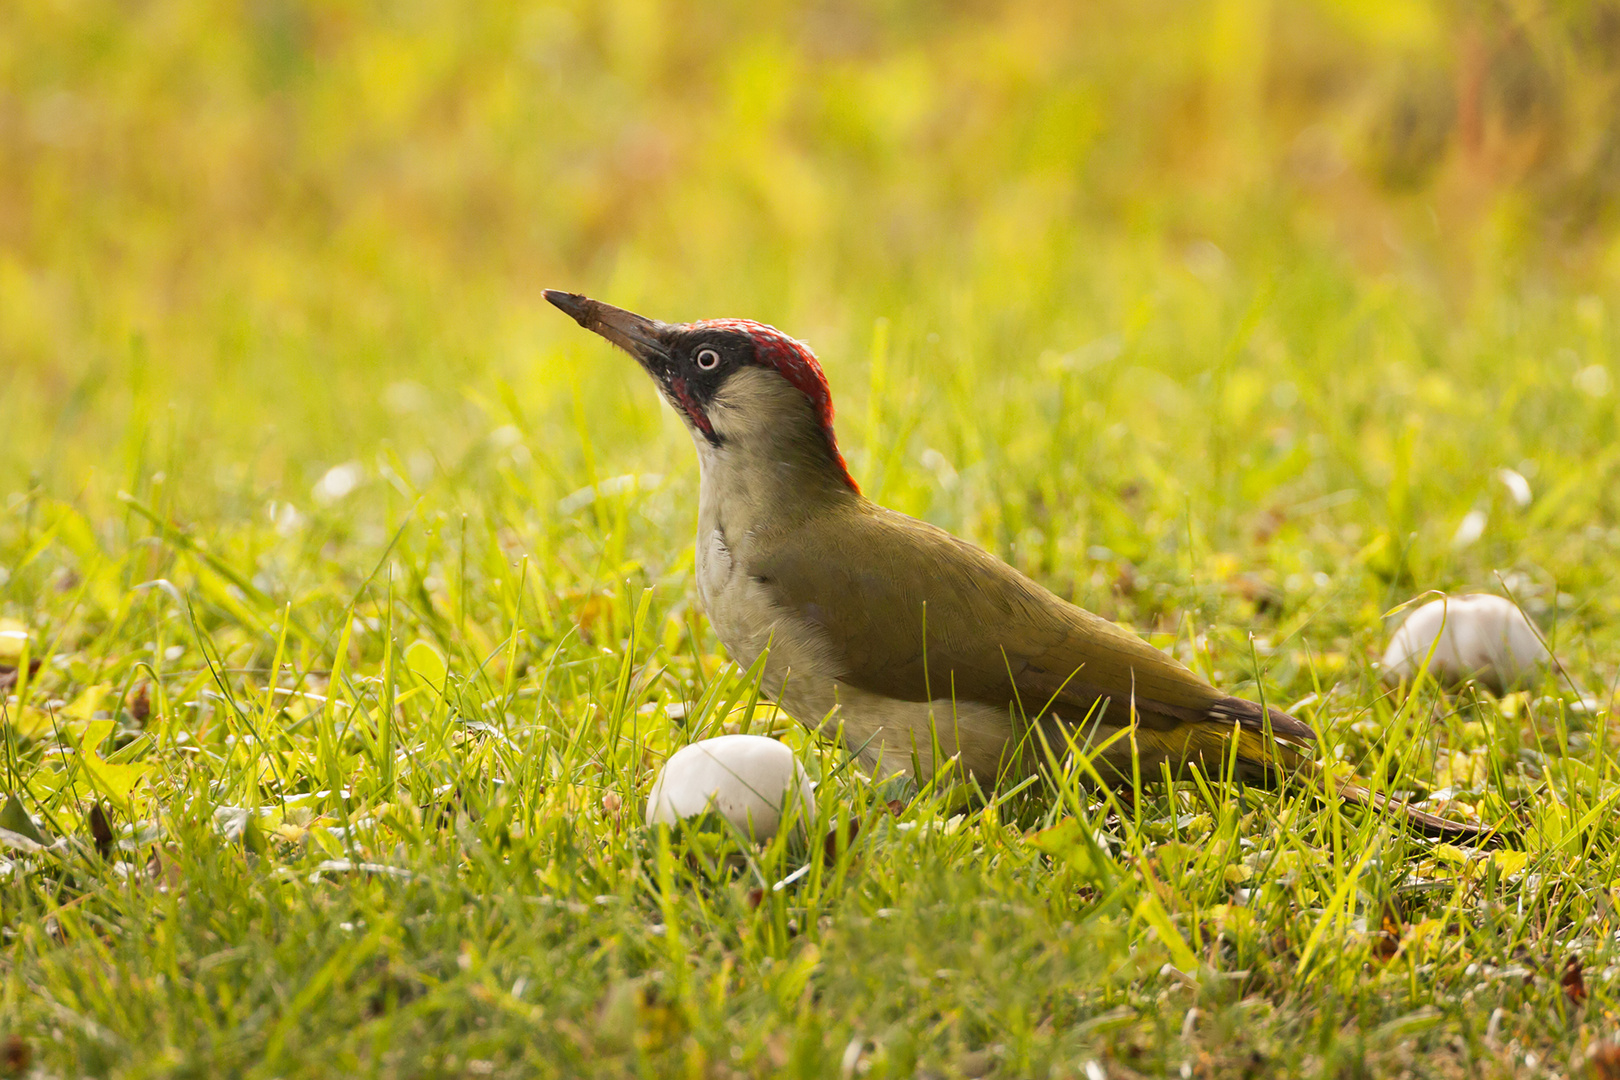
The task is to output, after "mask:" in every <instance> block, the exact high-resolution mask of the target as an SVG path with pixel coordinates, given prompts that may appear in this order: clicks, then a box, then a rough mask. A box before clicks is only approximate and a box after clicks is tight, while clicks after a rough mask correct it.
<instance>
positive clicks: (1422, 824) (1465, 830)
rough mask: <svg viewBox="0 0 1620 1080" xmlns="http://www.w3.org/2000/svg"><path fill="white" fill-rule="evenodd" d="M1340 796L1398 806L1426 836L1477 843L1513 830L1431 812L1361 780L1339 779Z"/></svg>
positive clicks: (1370, 804)
mask: <svg viewBox="0 0 1620 1080" xmlns="http://www.w3.org/2000/svg"><path fill="white" fill-rule="evenodd" d="M1339 796H1340V798H1342V799H1344V801H1345V802H1347V803H1353V804H1354V805H1356V806H1362V807H1366V808H1367V809H1369V810H1394V811H1395V812H1396V813H1398V814H1401V815H1402V816H1404V817H1405V818H1406V820H1407V821H1408V822H1410V823H1411V825H1412V827H1413V828H1414V829H1416V830H1417V831H1418V832H1420V833H1422V834H1423V835H1425V836H1434V837H1439V838H1441V839H1444V840H1469V841H1472V842H1473V843H1476V844H1495V843H1501V842H1502V841H1503V840H1504V839H1506V837H1507V836H1509V835H1511V834H1510V833H1507V832H1504V831H1503V830H1502V829H1499V828H1493V827H1491V826H1489V825H1476V824H1474V823H1473V822H1468V821H1453V820H1451V819H1450V818H1443V817H1441V816H1440V815H1438V814H1431V813H1428V812H1427V811H1424V810H1419V809H1417V808H1416V807H1414V806H1411V805H1408V804H1407V803H1404V802H1397V801H1396V800H1394V799H1391V798H1390V797H1389V796H1388V795H1381V794H1379V793H1378V792H1376V791H1368V790H1367V789H1366V788H1364V787H1362V786H1361V785H1360V784H1352V783H1349V782H1346V781H1340V783H1339Z"/></svg>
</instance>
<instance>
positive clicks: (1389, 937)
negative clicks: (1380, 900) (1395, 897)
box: [1372, 904, 1406, 961]
mask: <svg viewBox="0 0 1620 1080" xmlns="http://www.w3.org/2000/svg"><path fill="white" fill-rule="evenodd" d="M1405 930H1406V926H1405V924H1404V923H1403V922H1402V921H1401V916H1400V913H1399V912H1397V911H1396V910H1395V909H1394V908H1393V907H1392V906H1390V905H1388V904H1385V905H1384V912H1383V916H1382V917H1381V918H1380V919H1379V926H1378V932H1377V933H1376V934H1374V935H1373V941H1372V954H1373V956H1374V957H1376V958H1377V959H1379V960H1385V961H1388V960H1392V959H1394V957H1395V954H1396V953H1398V952H1400V951H1401V936H1402V934H1403V933H1404V932H1405Z"/></svg>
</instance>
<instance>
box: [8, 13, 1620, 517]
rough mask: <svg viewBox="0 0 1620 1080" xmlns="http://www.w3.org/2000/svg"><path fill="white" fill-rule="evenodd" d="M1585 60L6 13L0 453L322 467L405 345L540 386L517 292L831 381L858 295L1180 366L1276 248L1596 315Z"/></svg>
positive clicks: (830, 22) (867, 304) (422, 18)
mask: <svg viewBox="0 0 1620 1080" xmlns="http://www.w3.org/2000/svg"><path fill="white" fill-rule="evenodd" d="M1617 57H1620V5H1615V4H1612V3H1595V4H1541V5H1537V4H1514V5H1509V4H1506V3H1400V2H1355V3H1351V2H1344V0H1315V2H1288V3H1276V2H1264V0H1222V2H1216V3H1209V4H1195V3H1169V2H1162V0H1150V2H1146V3H1144V2H1128V3H1127V2H1112V0H1110V2H1101V3H1084V4H1062V3H1052V2H1047V0H1005V2H1001V3H966V4H955V5H934V4H921V3H906V2H893V0H891V2H882V3H865V4H857V3H824V4H814V5H805V6H795V5H791V4H775V3H759V2H756V3H696V2H684V0H606V2H597V3H565V4H534V3H522V4H519V3H456V4H451V3H426V2H414V3H389V4H370V3H362V2H357V0H349V2H326V3H315V2H304V3H300V2H293V0H241V2H234V3H207V2H200V0H163V2H129V0H117V2H115V0H20V2H13V3H8V4H5V5H3V6H0V392H3V395H4V400H3V402H0V419H3V421H4V423H5V424H6V425H7V426H8V427H9V428H10V429H11V431H12V435H13V437H12V438H11V439H9V440H6V443H7V445H6V446H5V447H4V448H3V449H0V467H3V468H5V469H6V470H8V471H13V472H14V473H20V472H22V471H28V472H31V473H34V474H36V475H38V476H41V477H42V478H45V479H47V480H50V481H52V482H53V483H54V484H55V485H56V486H58V487H60V488H61V489H62V491H63V492H66V493H69V494H71V492H72V491H73V490H74V489H75V488H77V487H79V486H81V485H82V484H83V483H84V480H83V477H84V475H85V473H86V470H88V469H91V468H92V467H96V466H98V465H99V466H100V467H101V468H102V469H103V470H105V469H106V468H107V462H108V460H109V455H111V454H112V452H113V451H115V450H117V449H118V448H119V447H120V445H122V446H123V447H124V448H125V449H126V450H127V448H128V446H129V444H130V440H131V439H150V438H157V437H158V435H156V434H153V433H154V432H157V433H161V432H165V431H167V432H170V433H171V434H170V436H169V437H172V438H175V439H181V440H182V441H183V439H184V437H186V436H187V433H189V434H190V436H192V437H195V438H196V439H199V440H202V441H201V442H199V443H197V444H196V446H195V447H194V449H198V450H206V451H208V452H215V451H218V452H222V453H227V454H229V455H235V456H237V457H246V456H250V455H251V454H253V453H258V452H261V451H264V452H267V453H268V452H275V453H288V454H291V455H293V456H295V457H297V456H299V455H302V454H305V453H307V454H309V455H310V456H311V458H312V460H313V459H320V460H322V461H330V460H331V459H332V458H333V457H334V456H343V455H345V454H346V453H348V451H349V448H350V447H352V446H353V445H354V444H355V443H356V442H357V441H364V440H366V439H368V438H371V437H373V436H374V435H375V433H376V432H377V431H379V430H387V429H388V428H389V426H390V425H391V424H394V423H395V421H393V420H390V415H396V414H397V413H398V412H399V411H400V410H399V409H395V410H394V411H393V414H391V413H390V412H389V410H388V409H386V408H384V407H382V405H386V402H384V401H383V398H384V397H385V395H384V390H385V389H386V388H387V386H389V385H390V384H393V383H395V382H397V381H398V380H400V379H402V378H407V377H408V379H409V380H411V386H421V387H422V388H425V389H426V390H428V391H429V393H430V395H433V396H435V397H437V396H440V395H445V394H449V395H451V396H454V394H455V393H456V392H457V390H458V388H460V387H463V386H466V385H473V386H477V385H483V384H485V383H487V378H486V376H487V373H490V372H497V373H501V375H502V376H503V377H504V378H507V379H510V380H512V383H513V385H515V386H516V387H517V394H518V396H519V398H520V399H521V400H522V401H523V402H524V403H526V404H534V405H536V406H537V407H539V408H541V409H542V411H543V410H544V409H546V408H553V407H554V408H557V409H564V408H565V407H566V404H565V401H564V399H565V398H566V397H567V395H568V393H569V391H570V386H571V385H573V383H571V382H570V380H571V379H572V380H576V381H577V379H578V378H580V377H581V369H583V377H584V378H585V379H586V380H587V389H589V383H590V380H591V379H592V378H594V375H593V374H592V372H591V371H590V370H589V368H590V366H591V365H590V363H587V362H585V361H583V360H581V359H580V357H581V355H584V356H586V357H595V358H596V361H599V360H600V357H599V355H598V354H594V353H585V345H584V344H583V343H579V342H577V341H576V340H575V339H574V337H573V335H574V334H575V330H574V328H572V327H570V326H568V325H566V323H565V322H564V321H561V320H559V318H558V317H557V315H556V313H555V312H553V311H551V310H550V309H549V308H547V307H546V306H545V305H544V304H543V303H542V302H541V301H540V290H541V289H542V288H545V287H553V286H555V287H563V288H568V289H573V290H577V291H583V292H589V293H592V294H595V295H600V296H603V297H604V298H606V299H610V300H612V301H614V302H618V303H621V304H624V305H626V306H635V307H640V308H643V309H645V311H646V313H647V314H649V315H653V316H656V317H663V318H668V319H685V318H696V317H705V316H721V315H741V316H751V317H755V318H760V319H763V320H766V321H771V322H776V323H779V324H781V325H783V326H784V327H787V328H789V329H791V330H792V331H793V332H795V333H797V334H799V335H800V336H804V337H808V338H810V339H811V340H812V341H813V342H814V343H815V344H816V345H817V346H818V348H819V349H821V351H822V352H823V354H824V355H826V356H829V357H830V360H829V367H830V368H832V369H833V370H834V371H835V376H836V372H837V371H838V369H839V364H840V362H841V360H840V358H849V359H850V361H851V362H856V361H858V362H861V363H864V362H865V360H866V358H867V356H868V354H869V352H870V350H871V348H872V344H873V342H872V334H873V331H872V327H873V325H874V320H875V319H876V318H879V317H890V318H894V319H896V320H897V322H896V326H895V333H896V334H897V335H899V336H900V337H904V335H905V334H907V333H911V332H914V334H913V336H914V337H915V339H916V340H915V342H914V343H913V345H911V346H907V348H909V349H910V353H911V354H914V355H915V356H917V357H919V361H918V362H919V363H923V362H932V361H929V357H930V356H932V357H934V359H935V360H942V361H951V362H958V363H961V362H965V361H966V360H967V359H972V360H975V361H977V362H981V363H982V362H984V361H987V360H988V361H993V362H995V363H999V364H1012V365H1014V368H1015V370H1019V371H1023V372H1025V373H1026V374H1027V375H1028V376H1029V377H1036V376H1038V374H1039V371H1038V369H1037V368H1036V367H1035V366H1034V365H1035V358H1036V357H1037V355H1039V354H1040V353H1041V351H1042V350H1045V349H1050V348H1059V349H1064V348H1073V347H1075V346H1077V345H1082V344H1084V343H1085V342H1088V341H1092V340H1093V339H1096V338H1098V337H1100V336H1103V335H1106V334H1109V333H1113V332H1117V331H1119V330H1120V329H1121V328H1122V327H1123V328H1126V330H1127V331H1128V330H1129V329H1130V328H1131V327H1140V326H1142V325H1146V324H1148V323H1150V322H1151V321H1152V320H1154V319H1155V318H1162V317H1164V315H1165V313H1166V312H1173V313H1174V314H1175V322H1176V325H1177V327H1178V328H1179V329H1178V330H1177V334H1178V337H1177V339H1176V341H1175V342H1172V343H1170V344H1169V345H1167V348H1166V352H1167V355H1171V356H1173V355H1174V354H1176V353H1177V352H1178V351H1179V352H1180V353H1182V354H1184V356H1185V358H1186V362H1187V363H1190V364H1191V365H1192V366H1193V367H1195V368H1196V367H1200V366H1207V365H1208V364H1209V363H1210V362H1211V357H1212V356H1213V355H1214V354H1216V353H1218V352H1219V351H1220V350H1221V349H1222V348H1223V347H1225V343H1226V338H1228V337H1229V336H1230V334H1231V333H1232V326H1231V325H1230V324H1231V322H1232V321H1234V320H1235V319H1236V318H1237V316H1238V315H1241V314H1242V312H1243V311H1244V310H1245V306H1246V305H1247V304H1248V303H1249V302H1250V299H1251V297H1252V296H1254V295H1255V294H1256V292H1257V290H1263V289H1264V288H1267V287H1269V286H1267V285H1266V282H1267V281H1268V280H1270V279H1273V278H1275V277H1276V276H1277V275H1282V276H1283V277H1284V278H1285V279H1286V278H1287V277H1289V276H1297V275H1301V274H1305V275H1310V274H1316V275H1317V276H1318V277H1319V278H1320V280H1321V282H1322V284H1321V286H1320V288H1319V289H1318V291H1319V292H1323V291H1324V290H1325V293H1324V296H1325V297H1326V299H1324V300H1322V302H1323V303H1324V305H1325V307H1324V308H1323V310H1324V311H1327V312H1332V311H1333V310H1334V305H1335V303H1337V304H1338V305H1339V306H1341V307H1342V306H1344V305H1348V304H1353V303H1356V302H1362V303H1364V302H1365V300H1366V297H1367V296H1368V295H1372V296H1374V297H1376V296H1377V295H1378V294H1379V290H1385V291H1386V292H1387V293H1394V294H1398V295H1399V297H1400V302H1401V304H1402V305H1404V309H1405V310H1404V313H1403V316H1402V317H1403V318H1407V319H1410V320H1412V321H1414V322H1416V323H1420V324H1422V323H1425V321H1427V323H1428V324H1429V325H1432V326H1434V327H1437V328H1444V327H1446V326H1447V325H1448V324H1449V321H1450V320H1453V319H1458V320H1469V319H1477V318H1479V317H1481V312H1485V313H1486V316H1485V317H1486V318H1487V320H1488V318H1489V311H1490V309H1491V308H1492V306H1493V305H1496V304H1498V303H1499V301H1500V299H1501V297H1502V296H1503V295H1504V290H1506V292H1507V294H1508V295H1510V296H1511V297H1513V298H1514V303H1518V302H1519V300H1520V299H1521V298H1523V297H1526V296H1528V297H1530V298H1531V299H1532V300H1533V299H1534V297H1536V296H1537V295H1540V294H1542V293H1546V294H1552V293H1560V294H1563V293H1568V294H1569V295H1570V296H1573V297H1577V298H1579V297H1586V298H1587V303H1588V306H1587V308H1585V309H1581V310H1585V311H1586V314H1587V316H1588V318H1587V321H1588V322H1589V323H1591V324H1592V325H1593V326H1606V317H1605V315H1604V309H1603V308H1602V307H1601V303H1602V300H1601V297H1602V296H1604V295H1606V294H1608V293H1609V292H1610V291H1611V290H1612V286H1613V283H1614V280H1615V277H1616V274H1617V272H1620V250H1617V248H1616V244H1615V237H1616V212H1615V211H1616V202H1617V199H1620V108H1617V107H1616V106H1617V104H1620V102H1617V100H1616V87H1617V79H1620V62H1617ZM1188 282H1190V283H1191V284H1185V283H1188ZM1199 283H1202V284H1201V285H1200V284H1199ZM1183 287H1187V288H1207V289H1212V290H1215V292H1216V293H1217V294H1218V295H1220V296H1221V297H1222V299H1221V300H1220V302H1219V303H1216V304H1213V305H1210V304H1205V305H1202V306H1199V305H1192V306H1187V305H1182V306H1181V307H1180V308H1178V307H1177V301H1176V300H1175V298H1174V294H1175V292H1176V290H1177V289H1180V288H1183ZM1222 290H1225V291H1224V293H1223V292H1222ZM1334 290H1339V294H1338V296H1339V299H1338V300H1337V301H1335V300H1334V299H1333V298H1332V295H1331V294H1334ZM1167 297H1168V299H1167ZM1357 297H1359V300H1358V299H1357ZM1319 299H1321V298H1319ZM1593 304H1597V305H1600V306H1599V307H1596V308H1593V307H1592V305H1593ZM1144 305H1145V306H1144ZM1575 310H1576V309H1569V310H1568V311H1565V312H1564V313H1563V314H1562V315H1561V316H1560V318H1563V319H1564V320H1565V321H1567V322H1572V320H1574V319H1575V318H1576V315H1575V314H1573V313H1574V312H1575ZM1234 312H1235V313H1236V314H1234ZM911 315H915V317H910V316H911ZM908 318H909V321H908ZM1223 319H1224V320H1225V321H1223ZM1572 325H1573V322H1572ZM928 335H931V336H928ZM940 338H943V343H939V344H937V348H936V349H935V351H934V352H932V353H931V352H930V351H929V347H926V346H925V344H923V343H924V342H925V341H926V342H928V343H938V342H939V339H940ZM907 340H910V339H907ZM564 341H566V342H567V344H566V345H560V344H559V343H562V342H564ZM559 347H560V348H563V349H566V350H570V352H569V355H570V356H572V357H574V360H572V361H570V363H569V364H567V365H564V367H563V368H558V367H557V366H556V365H551V366H549V367H548V366H547V364H546V363H544V362H543V361H544V360H545V358H546V357H547V356H548V355H549V354H551V353H554V352H555V350H556V349H557V348H559ZM953 350H954V351H953ZM987 352H988V355H987ZM1017 365H1023V367H1018V366H1017ZM570 372H571V374H570ZM863 375H864V373H863ZM614 378H615V379H616V378H617V376H614ZM1561 378H1562V383H1561V385H1564V386H1567V385H1568V381H1567V380H1568V375H1567V374H1565V375H1564V376H1561ZM481 380H482V382H481ZM834 381H835V389H836V388H837V384H838V381H839V380H838V378H837V377H835V380H834ZM844 381H845V385H846V386H853V387H858V388H859V392H865V389H866V386H867V381H868V380H867V379H866V378H864V377H861V378H858V379H854V380H851V379H849V378H848V377H846V378H845V380H844ZM621 385H622V386H629V385H630V384H629V383H628V382H623V383H620V382H614V383H613V384H612V386H613V387H614V388H618V387H620V386H621ZM491 392H493V391H491ZM852 398H853V399H854V403H855V406H856V407H857V408H860V407H861V405H862V403H861V402H860V399H859V397H858V394H857V391H856V390H855V389H851V390H849V391H847V392H845V393H843V394H842V395H841V397H840V400H841V403H844V404H845V405H846V411H847V407H848V403H849V402H850V399H852ZM430 400H431V398H430ZM592 400H594V398H592ZM548 402H554V403H555V404H554V405H548V404H547V403H548ZM379 403H382V404H381V405H380V404H379ZM396 404H398V402H396ZM655 407H656V406H655V404H654V402H653V399H651V398H650V396H648V399H647V401H645V402H643V403H640V404H638V405H637V406H636V409H637V410H645V411H643V412H638V415H650V410H651V409H653V408H655ZM557 415H564V414H563V413H558V414H557ZM261 422H263V423H273V424H276V425H277V428H276V429H277V430H280V431H282V432H286V431H288V430H293V431H296V432H297V438H296V439H295V440H292V441H291V442H290V443H289V440H287V439H286V438H285V437H280V436H278V437H271V436H267V435H266V434H265V431H264V430H261V427H260V425H261ZM604 422H606V421H604ZM131 425H133V428H135V429H138V431H136V432H135V433H133V434H132V431H131V427H130V426H131ZM853 439H854V440H855V441H856V442H857V443H858V441H859V439H860V434H859V432H857V433H855V434H854V435H853ZM267 446H269V447H272V450H266V447H267ZM858 448H859V447H858V446H857V449H858ZM171 452H172V451H171ZM116 460H118V461H119V462H120V465H119V466H118V467H120V468H123V467H130V468H133V465H132V464H131V460H132V459H131V458H130V457H129V456H128V454H127V453H125V454H124V456H122V457H120V458H118V459H116ZM110 482H111V481H109V483H110ZM12 483H13V481H8V483H7V486H8V487H10V486H11V485H12Z"/></svg>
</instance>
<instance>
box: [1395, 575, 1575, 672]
mask: <svg viewBox="0 0 1620 1080" xmlns="http://www.w3.org/2000/svg"><path fill="white" fill-rule="evenodd" d="M1431 648H1432V649H1433V650H1434V655H1433V657H1432V658H1430V657H1429V651H1430V649H1431ZM1425 660H1427V661H1428V665H1429V673H1430V674H1431V675H1433V676H1434V678H1435V679H1437V680H1438V681H1440V682H1442V683H1450V684H1455V683H1460V682H1464V681H1466V680H1468V679H1475V680H1477V681H1478V682H1479V683H1481V684H1482V685H1484V686H1486V687H1488V688H1489V689H1491V690H1492V691H1494V692H1495V693H1498V694H1500V693H1503V692H1505V691H1507V690H1508V689H1510V688H1512V687H1514V686H1520V685H1524V684H1526V683H1529V682H1531V681H1533V680H1535V679H1536V678H1538V677H1539V676H1540V675H1541V674H1542V673H1543V671H1544V670H1545V669H1546V667H1547V665H1548V664H1549V663H1550V662H1551V660H1552V656H1551V654H1550V653H1548V652H1547V647H1546V646H1545V645H1543V644H1542V643H1541V638H1540V636H1539V635H1537V633H1536V630H1535V627H1533V626H1531V625H1530V620H1529V619H1527V618H1525V617H1524V612H1522V611H1520V610H1519V609H1518V607H1516V606H1515V605H1514V604H1513V602H1512V601H1509V600H1505V599H1503V598H1502V597H1500V596H1489V595H1486V594H1484V593H1472V594H1468V595H1464V596H1447V597H1443V598H1441V599H1439V600H1433V601H1430V602H1429V603H1427V604H1424V605H1423V606H1422V607H1420V608H1418V609H1417V610H1416V611H1414V612H1412V614H1410V615H1408V616H1407V618H1406V621H1405V622H1403V623H1402V624H1401V626H1400V629H1398V630H1396V631H1395V636H1394V637H1393V638H1391V639H1390V642H1389V649H1388V650H1387V651H1385V653H1384V664H1383V668H1384V678H1385V679H1386V680H1388V681H1390V682H1399V681H1401V680H1403V679H1406V680H1410V679H1412V678H1413V677H1415V676H1416V674H1417V672H1418V671H1419V670H1420V669H1421V668H1422V667H1423V665H1424V662H1425Z"/></svg>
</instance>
